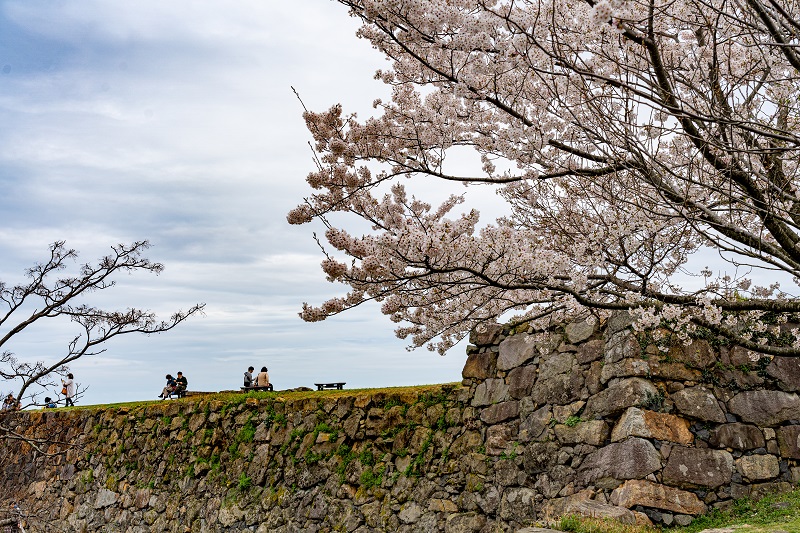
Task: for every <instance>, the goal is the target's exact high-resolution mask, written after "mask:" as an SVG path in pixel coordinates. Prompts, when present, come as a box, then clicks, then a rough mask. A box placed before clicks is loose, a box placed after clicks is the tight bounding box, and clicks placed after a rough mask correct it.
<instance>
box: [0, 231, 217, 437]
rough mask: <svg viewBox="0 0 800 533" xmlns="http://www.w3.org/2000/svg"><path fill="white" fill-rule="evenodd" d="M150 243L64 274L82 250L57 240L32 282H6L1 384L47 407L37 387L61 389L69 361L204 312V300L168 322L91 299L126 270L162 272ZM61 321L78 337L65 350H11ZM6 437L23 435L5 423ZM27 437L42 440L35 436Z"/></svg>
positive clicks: (1, 430) (0, 289)
mask: <svg viewBox="0 0 800 533" xmlns="http://www.w3.org/2000/svg"><path fill="white" fill-rule="evenodd" d="M149 246H150V244H149V243H148V242H147V241H138V242H134V243H132V244H129V245H127V244H118V245H115V246H112V247H111V253H110V254H108V255H106V256H105V257H103V258H101V259H100V260H99V261H98V262H97V263H96V264H88V263H87V264H83V265H80V266H79V267H78V268H77V269H76V270H77V271H76V272H73V273H69V274H64V273H62V271H64V270H65V269H68V268H69V267H70V264H71V263H74V261H75V260H76V259H77V257H78V253H77V252H76V251H75V250H72V249H68V248H66V247H65V243H64V242H63V241H61V242H55V243H53V244H52V245H51V246H50V250H49V257H48V258H47V260H45V261H44V262H42V263H38V264H36V265H34V266H33V267H31V268H29V269H28V270H27V271H26V273H25V274H26V277H27V280H28V281H26V282H24V283H20V284H17V285H13V286H12V285H7V284H6V283H4V282H2V281H0V350H1V351H0V382H3V383H9V382H10V383H11V384H12V386H14V387H19V388H18V389H17V391H18V392H17V394H16V395H15V398H16V399H17V401H18V402H19V406H20V407H23V408H24V407H26V406H29V405H41V402H38V400H37V398H38V397H39V396H40V395H42V393H41V391H40V390H39V389H38V388H37V387H35V386H36V385H38V386H40V387H56V388H57V389H61V383H60V381H59V380H58V378H59V377H63V376H66V374H67V372H68V371H69V367H68V365H69V363H71V362H73V361H75V360H77V359H79V358H81V357H84V356H91V355H98V354H100V353H103V352H104V351H105V347H104V346H105V343H106V342H108V341H110V340H111V339H113V338H114V337H118V336H120V335H126V334H129V333H144V334H146V335H150V334H153V333H162V332H165V331H169V330H171V329H172V328H174V327H175V326H177V325H178V324H180V323H181V322H183V321H184V320H186V319H187V318H189V317H190V316H192V315H195V314H197V313H200V312H202V310H203V307H204V304H197V305H194V306H192V307H191V308H190V309H189V310H188V311H177V312H175V313H174V314H173V315H172V316H171V317H170V318H169V319H167V320H158V319H157V318H156V316H155V314H154V313H153V312H151V311H146V310H142V309H135V308H127V309H125V310H108V309H101V308H99V307H95V306H94V305H90V304H89V303H87V302H86V300H87V297H88V295H89V294H91V293H94V292H97V291H103V290H107V289H110V288H112V287H114V286H115V283H116V282H115V281H114V278H115V277H116V276H118V275H120V274H124V273H128V274H130V273H135V272H152V273H154V274H158V273H160V272H161V271H162V270H163V269H164V266H163V265H162V264H160V263H154V262H152V261H150V260H149V259H147V258H146V257H143V256H142V253H143V252H144V251H145V250H146V249H147V248H149ZM59 319H60V320H67V321H69V322H72V323H73V324H74V326H75V333H74V336H72V338H71V339H68V340H67V342H66V346H65V348H64V350H63V352H62V353H59V354H50V355H51V357H50V358H49V359H41V360H36V359H35V358H32V357H30V356H20V355H18V354H15V353H14V352H12V351H10V350H8V349H7V348H8V347H9V346H11V345H12V343H13V340H14V339H15V338H19V335H21V334H23V333H25V332H28V331H30V330H31V329H36V328H35V326H37V325H42V324H43V323H44V322H48V321H51V320H59ZM80 392H81V389H78V393H80ZM0 438H7V439H16V438H22V437H21V436H19V435H15V434H13V432H10V431H9V430H8V428H6V427H5V426H4V425H3V424H0ZM24 440H26V441H27V442H29V443H30V444H32V445H33V444H36V443H35V441H32V440H31V439H24Z"/></svg>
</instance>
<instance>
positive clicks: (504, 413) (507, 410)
mask: <svg viewBox="0 0 800 533" xmlns="http://www.w3.org/2000/svg"><path fill="white" fill-rule="evenodd" d="M517 416H519V402H518V401H516V400H514V401H509V402H501V403H497V404H494V405H492V406H489V407H487V408H486V409H484V410H483V411H481V421H482V422H483V423H484V424H497V423H498V422H505V421H506V420H508V419H510V418H516V417H517Z"/></svg>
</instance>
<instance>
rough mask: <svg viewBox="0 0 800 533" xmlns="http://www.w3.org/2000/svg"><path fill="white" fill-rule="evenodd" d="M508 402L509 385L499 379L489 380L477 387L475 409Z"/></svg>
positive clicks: (473, 399)
mask: <svg viewBox="0 0 800 533" xmlns="http://www.w3.org/2000/svg"><path fill="white" fill-rule="evenodd" d="M506 400H508V385H506V382H505V381H503V380H502V379H499V378H494V379H487V380H486V381H484V382H482V383H479V384H478V386H477V387H475V396H474V397H473V398H472V405H473V407H482V406H484V405H492V404H495V403H500V402H504V401H506Z"/></svg>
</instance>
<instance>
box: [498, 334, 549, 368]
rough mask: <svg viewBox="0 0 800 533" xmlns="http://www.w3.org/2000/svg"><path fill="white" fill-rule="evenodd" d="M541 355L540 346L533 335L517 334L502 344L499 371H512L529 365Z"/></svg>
mask: <svg viewBox="0 0 800 533" xmlns="http://www.w3.org/2000/svg"><path fill="white" fill-rule="evenodd" d="M538 354H539V344H538V343H537V342H536V339H535V338H534V336H533V335H527V334H517V335H512V336H510V337H508V338H506V339H505V340H504V341H503V342H501V343H500V355H499V356H498V358H497V368H498V369H499V370H503V371H506V370H511V369H512V368H517V367H518V366H520V365H522V364H524V363H527V362H528V361H530V360H531V359H533V358H534V357H536V356H537V355H538Z"/></svg>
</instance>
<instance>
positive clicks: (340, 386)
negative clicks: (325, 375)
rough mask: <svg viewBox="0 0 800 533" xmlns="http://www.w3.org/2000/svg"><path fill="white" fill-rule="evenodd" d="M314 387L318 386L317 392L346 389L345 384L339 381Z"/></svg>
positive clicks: (318, 384) (317, 384)
mask: <svg viewBox="0 0 800 533" xmlns="http://www.w3.org/2000/svg"><path fill="white" fill-rule="evenodd" d="M314 385H316V386H317V390H322V389H338V390H342V389H343V388H344V385H345V382H344V381H338V382H336V383H314Z"/></svg>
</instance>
